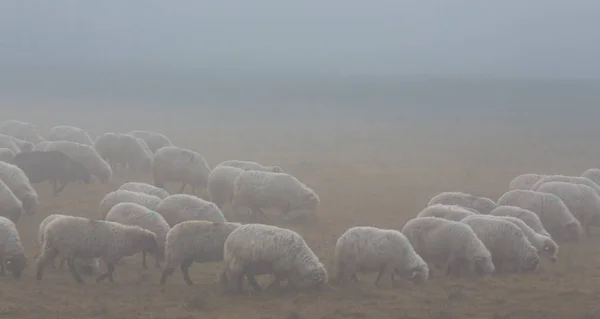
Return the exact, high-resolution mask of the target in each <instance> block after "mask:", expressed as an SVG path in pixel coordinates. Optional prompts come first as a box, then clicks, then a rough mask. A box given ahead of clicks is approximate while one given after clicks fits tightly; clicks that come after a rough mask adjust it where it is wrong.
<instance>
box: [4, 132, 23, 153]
mask: <svg viewBox="0 0 600 319" xmlns="http://www.w3.org/2000/svg"><path fill="white" fill-rule="evenodd" d="M0 147H1V148H2V149H8V150H10V151H12V152H13V153H14V154H16V153H20V152H21V148H20V147H19V146H18V145H17V143H16V142H15V138H14V137H12V136H10V135H4V134H0Z"/></svg>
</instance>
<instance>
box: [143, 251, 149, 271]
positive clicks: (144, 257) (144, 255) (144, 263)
mask: <svg viewBox="0 0 600 319" xmlns="http://www.w3.org/2000/svg"><path fill="white" fill-rule="evenodd" d="M142 268H144V269H148V265H146V251H145V250H144V251H142Z"/></svg>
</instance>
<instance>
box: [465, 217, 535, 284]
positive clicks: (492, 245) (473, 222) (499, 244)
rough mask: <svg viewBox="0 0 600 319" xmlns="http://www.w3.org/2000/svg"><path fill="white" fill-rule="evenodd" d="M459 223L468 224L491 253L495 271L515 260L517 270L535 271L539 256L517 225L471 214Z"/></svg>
mask: <svg viewBox="0 0 600 319" xmlns="http://www.w3.org/2000/svg"><path fill="white" fill-rule="evenodd" d="M461 223H464V224H467V225H468V226H470V227H471V228H472V229H473V231H474V232H475V234H477V237H479V239H481V242H483V243H484V244H485V246H486V247H487V248H488V250H489V251H490V253H491V254H492V261H493V262H494V265H495V266H496V271H497V272H498V271H500V270H502V266H503V265H504V264H506V263H507V262H515V263H516V265H517V270H518V271H519V272H530V271H536V270H537V268H538V266H539V262H540V258H539V256H538V252H537V249H536V248H535V247H534V246H533V245H532V244H531V243H530V242H529V240H528V239H527V237H526V236H525V234H524V233H523V231H522V230H521V228H519V226H517V225H515V224H513V223H511V222H509V221H506V220H500V219H495V218H489V217H488V216H479V215H473V216H469V217H466V218H465V219H463V220H462V221H461Z"/></svg>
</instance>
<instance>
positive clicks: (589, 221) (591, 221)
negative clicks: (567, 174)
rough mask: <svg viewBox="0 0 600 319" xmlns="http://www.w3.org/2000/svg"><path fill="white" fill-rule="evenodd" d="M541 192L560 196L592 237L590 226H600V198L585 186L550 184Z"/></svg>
mask: <svg viewBox="0 0 600 319" xmlns="http://www.w3.org/2000/svg"><path fill="white" fill-rule="evenodd" d="M538 191H539V192H542V193H549V194H554V195H556V196H558V197H559V198H560V199H561V200H562V201H563V203H564V204H565V206H567V208H568V209H569V211H570V212H571V214H573V216H575V218H577V220H579V223H580V224H581V227H582V228H583V229H584V230H585V231H586V233H587V235H590V234H591V232H590V226H600V196H598V194H597V193H596V191H595V190H594V189H593V188H591V187H589V186H587V185H583V184H572V183H568V182H548V183H544V184H542V185H541V186H540V187H539V188H538Z"/></svg>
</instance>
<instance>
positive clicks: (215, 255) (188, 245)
mask: <svg viewBox="0 0 600 319" xmlns="http://www.w3.org/2000/svg"><path fill="white" fill-rule="evenodd" d="M239 226H241V224H239V223H227V222H225V223H215V222H209V221H204V220H202V221H199V220H188V221H185V222H182V223H179V224H177V225H175V226H174V227H173V228H171V230H169V233H168V234H167V243H166V246H165V256H166V262H167V263H166V266H165V271H164V272H163V274H162V276H161V278H160V284H161V285H164V284H165V283H166V282H167V278H168V277H169V276H171V275H172V274H173V271H174V270H175V268H176V267H180V268H181V273H182V274H183V279H184V280H185V282H186V283H187V284H188V285H190V286H191V285H193V284H194V282H192V280H191V279H190V275H189V273H188V269H189V268H190V266H191V265H192V264H193V263H194V262H198V263H204V262H217V261H222V260H223V248H224V245H225V240H226V239H227V237H228V236H229V234H231V232H232V231H233V230H234V229H236V228H238V227H239Z"/></svg>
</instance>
